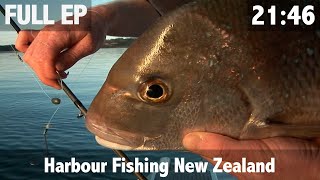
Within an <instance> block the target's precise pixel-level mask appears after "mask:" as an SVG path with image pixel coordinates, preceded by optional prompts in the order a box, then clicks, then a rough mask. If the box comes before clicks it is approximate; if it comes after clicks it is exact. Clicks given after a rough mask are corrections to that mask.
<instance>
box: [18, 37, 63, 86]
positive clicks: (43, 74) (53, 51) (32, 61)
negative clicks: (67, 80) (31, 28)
mask: <svg viewBox="0 0 320 180" xmlns="http://www.w3.org/2000/svg"><path fill="white" fill-rule="evenodd" d="M56 41H57V40H56V32H54V31H41V32H40V33H39V34H38V36H37V38H36V39H34V41H33V43H32V44H31V45H30V46H29V48H28V49H27V51H26V52H25V54H24V60H25V62H26V63H27V64H28V65H29V66H30V67H31V68H32V69H33V70H34V71H35V73H36V74H37V75H38V77H39V79H40V80H41V81H42V82H43V83H44V84H46V85H48V86H52V87H54V88H56V89H60V85H59V83H58V81H57V80H58V79H59V75H58V74H57V72H56V69H55V61H56V58H57V56H58V55H59V54H60V52H61V50H62V49H64V44H63V43H56Z"/></svg>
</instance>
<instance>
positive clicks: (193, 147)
mask: <svg viewBox="0 0 320 180" xmlns="http://www.w3.org/2000/svg"><path fill="white" fill-rule="evenodd" d="M183 145H184V146H185V148H186V149H188V150H190V151H192V152H194V153H197V154H200V155H202V156H206V157H209V158H213V157H222V158H223V159H224V160H225V161H230V162H241V159H242V158H243V157H247V158H248V159H249V160H253V161H254V160H257V159H258V160H259V161H264V160H265V161H267V160H269V161H270V157H273V156H274V155H273V153H272V152H271V151H270V149H269V147H268V146H267V145H265V144H264V143H263V142H261V141H258V140H247V141H238V140H235V139H232V138H229V137H227V136H222V135H219V134H213V133H190V134H188V135H186V136H185V138H184V139H183Z"/></svg>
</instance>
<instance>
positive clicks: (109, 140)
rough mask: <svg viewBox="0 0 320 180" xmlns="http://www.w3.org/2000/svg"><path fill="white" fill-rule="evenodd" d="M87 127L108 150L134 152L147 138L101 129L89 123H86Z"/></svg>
mask: <svg viewBox="0 0 320 180" xmlns="http://www.w3.org/2000/svg"><path fill="white" fill-rule="evenodd" d="M86 127H87V129H88V130H89V131H90V132H91V133H93V134H94V135H95V139H96V141H97V143H98V144H100V145H101V146H104V147H107V148H111V149H119V150H133V149H136V148H138V147H141V146H143V144H144V139H145V137H144V136H141V135H137V134H134V133H130V132H127V131H122V130H118V129H112V128H109V127H108V128H106V127H101V126H98V125H96V124H92V123H88V122H86ZM102 128H103V130H102Z"/></svg>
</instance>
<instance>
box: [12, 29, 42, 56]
mask: <svg viewBox="0 0 320 180" xmlns="http://www.w3.org/2000/svg"><path fill="white" fill-rule="evenodd" d="M38 33H39V31H37V30H21V31H20V32H19V34H18V37H17V39H16V43H15V47H16V48H17V49H18V50H19V51H21V52H23V53H24V52H26V51H27V49H28V48H29V46H30V44H31V43H32V41H33V40H34V39H35V38H36V37H37V35H38Z"/></svg>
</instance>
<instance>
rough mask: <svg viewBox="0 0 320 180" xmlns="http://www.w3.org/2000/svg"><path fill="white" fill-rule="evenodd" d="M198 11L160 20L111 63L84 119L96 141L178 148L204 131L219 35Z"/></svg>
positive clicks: (114, 145)
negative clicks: (192, 134) (187, 137)
mask: <svg viewBox="0 0 320 180" xmlns="http://www.w3.org/2000/svg"><path fill="white" fill-rule="evenodd" d="M199 12H201V11H200V10H198V9H196V7H195V6H190V7H185V8H182V9H180V10H177V11H174V12H172V13H170V14H168V15H167V16H165V17H163V18H161V19H160V20H159V21H158V22H157V23H155V24H154V25H153V26H152V27H151V28H150V29H149V30H147V31H146V32H145V33H144V34H143V35H141V36H140V37H139V38H138V39H137V40H136V41H135V42H134V43H133V44H132V45H131V46H130V47H129V48H128V49H127V50H126V52H125V53H124V54H123V55H122V56H121V57H120V59H119V60H118V61H117V62H116V63H115V64H114V66H113V67H112V69H111V71H110V72H109V74H108V77H107V80H106V82H105V83H104V85H103V86H102V88H101V89H100V91H99V92H98V94H97V96H96V97H95V99H94V100H93V102H92V104H91V106H90V108H89V111H88V114H87V116H86V126H87V128H88V129H89V130H90V131H91V132H92V133H94V134H95V135H96V140H97V142H98V143H100V144H101V145H103V146H107V147H109V148H114V149H122V150H132V149H143V150H149V149H162V150H163V149H181V148H182V138H183V136H184V135H185V134H187V133H188V132H191V131H195V130H203V129H201V128H198V127H202V128H203V127H204V126H205V123H206V122H198V121H199V119H204V118H201V117H200V116H205V115H206V113H205V112H203V111H204V109H205V108H204V107H203V106H204V104H205V103H206V102H205V101H206V95H207V92H208V91H209V90H208V87H209V86H208V83H209V82H208V81H207V79H208V72H209V71H210V72H212V69H210V68H212V67H213V63H215V60H212V59H214V58H215V53H216V50H215V49H219V48H217V47H216V46H217V45H215V44H217V43H220V44H223V42H222V41H223V37H222V36H221V34H220V32H218V31H215V30H214V26H213V25H212V23H211V21H210V20H209V19H208V18H207V17H206V15H205V14H203V13H199ZM213 42H215V43H213ZM220 44H219V46H220ZM210 59H211V60H210ZM213 61H214V62H213ZM211 76H214V75H212V74H211Z"/></svg>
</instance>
